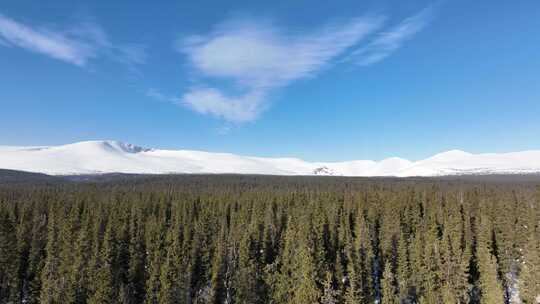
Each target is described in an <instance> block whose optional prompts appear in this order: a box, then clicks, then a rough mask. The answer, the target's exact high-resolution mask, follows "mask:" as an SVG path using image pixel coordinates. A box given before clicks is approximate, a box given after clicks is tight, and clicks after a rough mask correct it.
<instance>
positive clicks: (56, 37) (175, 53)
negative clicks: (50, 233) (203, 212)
mask: <svg viewBox="0 0 540 304" xmlns="http://www.w3.org/2000/svg"><path fill="white" fill-rule="evenodd" d="M323 2H324V1H323ZM539 14H540V3H539V2H538V1H533V0H525V1H517V2H516V1H495V2H494V1H484V0H479V1H472V2H471V1H451V0H447V1H439V2H433V1H357V0H355V1H341V0H338V1H326V2H325V3H322V2H321V3H318V4H317V5H314V2H313V1H300V0H298V1H290V0H284V1H206V0H200V1H160V3H159V5H157V4H155V3H149V2H147V1H127V0H119V1H104V0H98V1H73V0H56V1H38V2H36V1H32V0H4V1H2V3H1V4H0V144H3V145H55V144H65V143H71V142H76V141H82V140H93V139H116V140H122V141H126V142H130V143H134V144H138V145H142V146H149V147H159V148H171V149H196V150H207V151H220V152H232V153H238V154H245V155H258V156H272V157H273V156H296V157H300V158H303V159H306V160H329V161H330V160H350V159H382V158H385V157H390V156H400V157H404V158H408V159H411V160H417V159H421V158H424V157H427V156H430V155H432V154H434V153H438V152H441V151H445V150H450V149H461V150H465V151H468V152H473V153H479V152H505V151H519V150H530V149H540V140H539V136H538V134H540V77H539V71H540V39H539V38H538V37H539V35H538V34H539V29H540V15H539Z"/></svg>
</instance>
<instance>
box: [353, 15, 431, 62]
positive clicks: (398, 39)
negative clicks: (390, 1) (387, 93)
mask: <svg viewBox="0 0 540 304" xmlns="http://www.w3.org/2000/svg"><path fill="white" fill-rule="evenodd" d="M433 12H434V6H430V7H427V8H425V9H423V10H422V11H420V12H419V13H418V14H416V15H414V16H412V17H409V18H407V19H405V20H403V21H402V22H401V23H399V24H398V25H397V26H395V27H394V28H391V29H389V30H386V31H383V32H382V33H379V34H378V36H377V37H376V38H375V39H374V40H373V41H371V42H370V43H369V44H368V45H366V46H364V47H361V48H359V49H357V50H355V51H353V52H352V53H351V54H350V55H349V56H348V57H347V60H352V61H354V62H356V63H357V64H359V65H362V66H367V65H372V64H375V63H377V62H379V61H381V60H383V59H385V58H386V57H388V56H390V55H391V54H392V53H394V52H395V51H397V50H398V49H399V48H400V47H401V46H402V45H403V43H405V42H406V41H407V40H409V39H411V38H412V37H413V36H414V35H416V34H417V33H418V32H420V31H421V30H422V29H424V28H425V27H426V25H427V24H428V23H429V22H430V20H431V19H432V18H433Z"/></svg>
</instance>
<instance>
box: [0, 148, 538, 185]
mask: <svg viewBox="0 0 540 304" xmlns="http://www.w3.org/2000/svg"><path fill="white" fill-rule="evenodd" d="M0 168H2V169H12V170H22V171H29V172H39V173H46V174H51V175H71V174H100V173H113V172H118V173H148V174H164V173H241V174H276V175H316V174H321V175H345V176H403V177H405V176H438V175H456V174H495V173H501V174H503V173H504V174H508V173H524V174H527V173H540V151H525V152H515V153H504V154H492V153H490V154H470V153H466V152H463V151H458V150H453V151H448V152H444V153H440V154H437V155H435V156H433V157H430V158H427V159H424V160H420V161H416V162H411V161H409V160H406V159H401V158H397V157H393V158H388V159H384V160H381V161H372V160H355V161H346V162H306V161H303V160H301V159H298V158H263V157H250V156H239V155H235V154H229V153H209V152H202V151H190V150H158V149H146V148H142V147H138V146H135V145H131V144H126V143H122V142H118V141H85V142H79V143H74V144H69V145H63V146H51V147H8V146H0Z"/></svg>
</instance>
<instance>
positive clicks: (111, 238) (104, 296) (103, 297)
mask: <svg viewBox="0 0 540 304" xmlns="http://www.w3.org/2000/svg"><path fill="white" fill-rule="evenodd" d="M115 256H116V238H115V232H114V230H113V223H112V221H111V220H109V222H108V223H107V228H106V230H105V235H104V236H103V243H102V246H101V251H100V254H99V263H98V268H97V273H96V277H95V279H96V281H95V282H94V284H95V290H94V293H93V294H91V295H90V297H89V298H88V303H90V304H99V303H103V304H107V303H115V302H116V299H117V291H116V290H115V286H116V285H115V282H114V277H113V276H114V270H115V268H114V266H115V264H114V263H115V261H114V257H115Z"/></svg>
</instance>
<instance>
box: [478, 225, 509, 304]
mask: <svg viewBox="0 0 540 304" xmlns="http://www.w3.org/2000/svg"><path fill="white" fill-rule="evenodd" d="M487 221H488V220H487V219H483V220H482V221H481V225H480V232H479V233H480V237H479V243H478V245H477V246H478V249H477V251H478V266H479V267H478V268H479V270H480V288H481V294H482V296H481V303H482V304H497V303H504V292H503V288H502V284H501V282H500V280H499V278H498V273H497V261H496V259H495V256H493V254H492V253H491V249H492V248H491V243H490V241H489V236H490V235H491V228H490V227H491V226H490V225H489V223H488V222H487Z"/></svg>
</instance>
